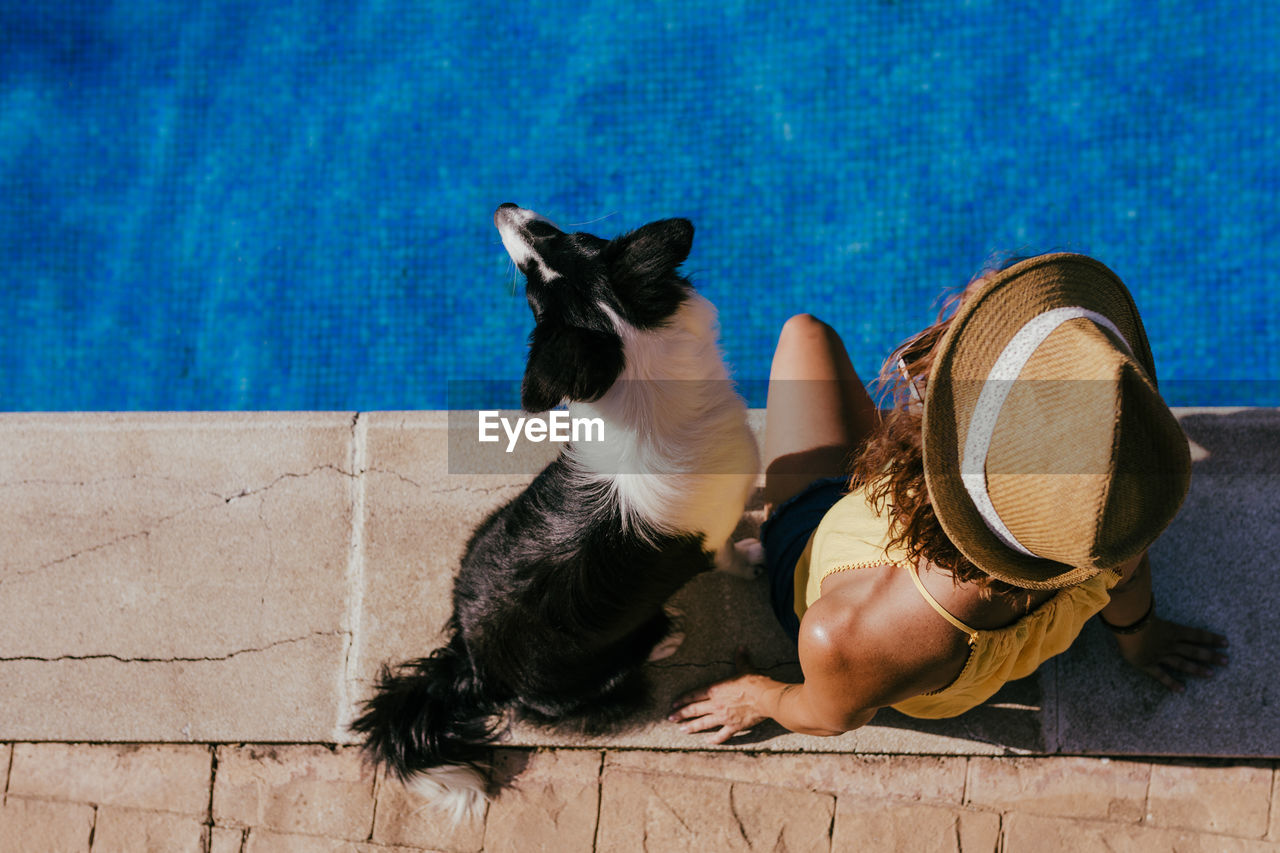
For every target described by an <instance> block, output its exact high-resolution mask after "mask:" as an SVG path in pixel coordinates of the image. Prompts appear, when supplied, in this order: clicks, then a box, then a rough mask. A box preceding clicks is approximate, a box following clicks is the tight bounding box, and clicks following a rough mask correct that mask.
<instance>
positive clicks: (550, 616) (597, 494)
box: [353, 204, 759, 819]
mask: <svg viewBox="0 0 1280 853" xmlns="http://www.w3.org/2000/svg"><path fill="white" fill-rule="evenodd" d="M494 224H495V225H496V226H497V227H498V231H499V232H500V234H501V235H502V243H503V245H504V246H505V247H506V249H507V252H508V253H509V254H510V255H511V258H512V260H513V261H515V263H516V265H517V266H518V267H519V269H520V270H521V272H523V273H524V275H525V277H526V279H527V285H526V295H527V297H528V301H529V306H530V307H531V308H532V309H533V314H534V319H535V321H536V324H537V325H536V326H535V327H534V329H533V333H532V335H531V336H530V340H529V354H528V362H527V365H526V368H525V374H524V382H523V386H522V389H521V404H522V406H523V408H524V409H526V410H527V411H529V412H545V411H547V410H549V409H552V408H554V407H556V406H558V405H560V404H561V403H563V402H565V401H568V403H569V413H570V415H571V416H573V417H575V418H577V417H588V418H600V419H601V420H602V421H603V424H604V435H603V437H602V440H599V441H590V442H585V441H584V442H577V443H574V444H570V445H567V446H566V447H565V449H564V450H563V452H562V453H561V454H560V455H559V457H558V458H556V459H555V460H554V461H553V462H552V463H551V464H550V465H548V466H547V467H546V468H545V469H544V470H543V471H542V472H541V473H540V474H539V475H538V476H537V477H536V478H535V479H534V480H533V482H532V483H531V484H530V485H529V486H528V488H527V489H526V490H525V491H524V492H522V493H521V494H520V495H519V496H517V497H516V498H515V499H513V500H512V501H511V502H510V503H508V504H506V505H505V506H503V507H500V508H499V509H498V510H496V511H495V512H493V513H492V514H491V515H490V516H489V517H488V518H486V519H485V520H484V521H483V522H482V523H481V524H480V526H479V527H478V528H477V529H476V531H475V533H474V534H472V536H471V539H470V541H469V542H468V543H467V547H466V552H465V554H464V556H463V558H462V566H461V569H460V571H459V573H458V575H457V578H456V579H455V581H454V589H453V615H452V617H451V618H450V621H449V623H448V625H447V627H446V633H447V635H448V637H449V642H448V644H447V645H445V646H444V647H442V648H440V649H437V650H436V651H434V652H433V653H432V654H431V655H430V656H428V657H426V658H422V659H419V660H416V661H411V662H407V663H405V664H402V665H401V666H399V667H398V668H396V669H394V670H393V669H391V668H389V667H385V666H384V667H383V670H382V673H381V675H380V677H379V683H378V685H377V688H376V691H375V693H374V695H373V697H372V698H371V699H369V700H368V701H367V702H366V703H365V705H364V708H363V713H362V715H361V716H360V717H359V718H358V719H357V720H356V721H355V723H353V728H354V730H355V731H357V732H359V733H360V734H361V735H362V736H363V738H364V746H365V750H366V751H367V753H368V754H369V755H370V756H371V757H372V759H373V760H374V761H376V762H380V763H383V764H385V765H386V767H387V769H388V771H389V772H390V773H391V774H392V775H394V776H396V777H398V778H399V779H400V780H402V781H403V782H404V783H406V785H408V786H409V787H410V788H411V789H412V790H415V791H417V792H418V793H420V794H422V795H424V796H426V797H427V798H429V799H431V800H433V801H435V802H436V803H437V804H438V805H440V806H442V807H444V808H446V809H449V810H451V811H452V812H453V813H454V816H455V819H457V818H460V817H462V816H463V815H464V814H466V813H467V812H468V811H471V810H473V809H478V808H479V807H481V806H482V805H483V802H484V799H485V797H486V783H485V778H484V775H483V774H482V772H481V769H480V768H481V766H482V759H483V757H484V754H485V746H486V745H487V744H491V743H494V742H495V741H496V740H497V738H498V737H499V736H500V734H501V732H502V729H503V726H504V725H505V722H506V720H505V717H506V715H507V714H508V713H509V714H510V715H511V716H512V717H515V718H518V719H522V720H526V721H529V722H532V723H535V724H540V725H561V724H571V725H574V726H576V727H579V728H581V729H583V730H587V731H599V730H603V729H605V728H607V727H608V725H609V724H610V723H612V722H615V721H617V720H619V719H621V718H622V717H624V716H626V715H627V714H628V713H630V712H633V711H635V710H636V709H637V707H638V706H640V705H642V704H643V702H644V700H645V698H646V688H645V683H644V679H643V676H642V673H641V667H642V665H643V664H644V663H645V661H646V660H648V659H657V658H658V657H663V656H665V655H667V654H670V653H671V652H673V651H674V650H675V646H676V645H678V644H679V640H680V639H681V637H680V635H679V634H678V633H675V632H674V631H673V626H672V623H671V621H670V619H669V617H668V614H667V613H666V612H665V611H664V609H663V604H664V602H666V601H667V599H668V598H670V597H671V595H672V594H673V593H675V592H676V591H677V590H678V589H680V587H681V586H683V585H684V584H685V582H686V581H688V580H689V579H690V578H692V577H693V576H694V575H696V574H697V573H699V572H702V571H704V570H707V569H710V568H712V567H713V565H717V566H719V567H720V568H728V569H731V568H740V567H741V564H742V560H741V558H740V557H738V556H737V553H736V552H735V549H734V547H733V546H732V545H731V544H730V543H729V537H730V536H731V534H732V533H733V530H734V527H735V526H736V525H737V522H738V520H739V518H740V517H741V515H742V512H743V508H744V506H745V504H746V501H747V498H748V497H749V494H750V492H751V490H752V487H753V485H754V482H755V478H756V472H757V469H758V467H759V456H758V452H757V449H756V444H755V439H754V438H753V436H752V434H751V432H750V430H749V429H748V426H747V419H746V406H745V404H744V403H743V401H742V399H741V398H740V397H739V396H738V395H737V393H736V392H735V391H734V389H733V386H732V384H731V382H730V381H729V374H728V370H727V368H726V367H725V364H724V361H723V359H722V357H721V354H720V350H719V347H718V344H717V331H718V325H717V321H716V310H715V308H714V306H712V304H711V303H710V302H709V301H707V299H705V298H704V297H702V296H700V295H699V294H698V293H696V292H695V291H694V289H693V287H692V285H691V284H690V283H689V281H688V280H687V279H686V278H684V277H683V276H681V275H680V274H679V273H677V272H676V268H677V267H678V266H680V264H681V263H683V262H684V260H685V258H687V257H688V255H689V251H690V248H691V247H692V243H693V225H692V224H691V223H689V222H688V221H687V220H684V219H666V220H662V221H659V222H653V223H650V224H649V225H645V226H643V227H642V228H639V229H637V230H635V231H633V232H631V233H629V234H625V235H623V236H621V237H618V238H617V239H614V240H604V239H601V238H599V237H594V236H592V235H590V234H584V233H574V234H569V233H565V232H562V231H561V230H560V229H558V228H557V227H556V226H555V225H553V224H552V223H551V222H550V221H548V220H547V219H545V218H543V217H541V216H539V215H538V214H536V213H534V212H532V211H529V210H523V209H521V208H519V207H517V206H515V205H514V204H504V205H502V206H501V207H499V208H498V210H497V212H496V213H495V214H494Z"/></svg>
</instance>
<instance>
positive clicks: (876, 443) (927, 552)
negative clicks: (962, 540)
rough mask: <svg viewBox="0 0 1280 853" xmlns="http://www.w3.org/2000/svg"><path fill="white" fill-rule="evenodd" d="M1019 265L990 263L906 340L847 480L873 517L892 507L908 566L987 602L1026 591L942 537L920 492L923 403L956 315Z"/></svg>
mask: <svg viewBox="0 0 1280 853" xmlns="http://www.w3.org/2000/svg"><path fill="white" fill-rule="evenodd" d="M1023 259H1024V257H1023V256H1002V257H1000V258H998V259H993V261H991V262H989V263H988V264H987V265H986V266H984V267H983V269H982V271H981V272H979V273H978V275H976V276H974V278H973V279H972V280H970V282H969V283H968V284H967V285H966V286H965V287H964V289H963V290H960V291H958V292H954V293H951V294H950V295H949V296H946V298H945V299H944V300H943V302H942V305H941V307H940V309H939V311H938V319H937V321H936V322H935V323H934V324H933V325H932V326H929V327H928V328H927V329H924V330H923V331H921V332H918V333H917V334H915V335H913V336H911V337H910V338H908V339H907V340H906V341H904V342H903V343H902V344H901V345H899V346H898V348H897V349H895V350H894V351H893V353H892V354H891V355H890V356H889V358H888V359H886V360H885V363H884V366H883V367H882V368H881V369H880V375H879V377H878V379H877V381H876V388H877V391H878V394H879V396H880V408H881V410H882V413H883V417H882V418H881V421H880V424H879V426H878V427H877V428H876V429H875V430H874V431H873V432H872V433H871V434H870V435H869V436H868V437H867V440H866V443H865V444H864V445H863V446H862V448H861V449H860V451H859V452H858V453H857V455H856V456H855V458H854V460H853V462H852V468H851V470H850V472H849V474H850V483H849V485H850V488H851V489H864V490H865V491H866V494H867V497H868V499H869V500H870V502H871V503H872V505H873V506H875V508H876V510H877V511H878V512H883V511H884V509H885V506H886V505H887V506H888V507H889V541H890V545H889V547H890V548H894V549H901V550H904V551H905V552H906V554H907V557H908V558H909V559H910V560H912V561H913V562H915V561H918V560H919V558H921V557H924V558H925V559H926V560H927V561H929V562H930V563H932V564H933V565H935V566H937V567H938V568H940V569H943V570H944V571H946V572H949V573H950V574H951V576H952V578H953V579H954V580H955V582H956V583H957V584H960V583H964V582H969V583H974V584H977V585H978V586H980V587H982V588H983V590H984V591H985V592H986V593H988V594H1000V595H1017V594H1025V593H1026V590H1018V589H1017V588H1016V587H1012V586H1009V585H1008V584H1005V583H1002V582H1000V581H997V580H996V579H995V578H993V577H991V576H990V575H988V574H987V573H986V572H984V571H983V570H982V569H980V568H978V567H977V566H976V565H974V564H973V563H972V562H970V561H969V559H968V558H966V557H965V556H964V554H962V553H961V552H960V549H959V548H957V547H956V546H955V545H954V544H953V543H952V542H951V540H950V539H949V538H948V537H947V534H946V532H945V531H943V529H942V524H941V523H940V522H939V521H938V517H937V515H935V514H934V512H933V504H932V503H931V502H930V500H929V490H928V489H927V488H926V487H925V480H924V452H923V443H922V440H921V439H922V423H923V414H924V407H923V405H922V401H923V399H924V396H925V395H926V394H927V393H928V381H929V372H930V369H931V368H932V367H933V359H934V353H935V350H936V348H937V344H938V342H939V341H940V340H942V336H943V335H944V334H945V333H946V331H947V329H948V328H949V327H950V325H951V319H952V318H953V317H954V316H955V313H956V311H958V310H959V308H960V306H961V305H962V304H963V303H964V301H965V300H966V299H967V298H968V297H969V296H970V295H971V294H972V293H974V292H975V291H976V290H977V289H978V287H979V286H980V285H981V284H982V283H983V282H984V281H985V280H986V279H987V278H988V277H990V276H991V275H993V274H995V273H996V272H999V271H1000V270H1002V269H1005V268H1007V267H1009V266H1012V265H1013V264H1015V263H1017V262H1018V261H1020V260H1023ZM887 404H889V405H887Z"/></svg>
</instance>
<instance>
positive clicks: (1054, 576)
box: [923, 253, 1191, 589]
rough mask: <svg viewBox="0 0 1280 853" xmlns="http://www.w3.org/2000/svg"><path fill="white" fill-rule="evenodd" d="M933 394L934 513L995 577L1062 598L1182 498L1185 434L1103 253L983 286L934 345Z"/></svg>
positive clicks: (929, 469)
mask: <svg viewBox="0 0 1280 853" xmlns="http://www.w3.org/2000/svg"><path fill="white" fill-rule="evenodd" d="M1015 380H1016V381H1015ZM927 392H928V393H927V394H926V395H925V401H924V436H923V442H924V472H925V483H926V484H927V486H928V489H929V497H930V500H931V501H932V503H933V508H934V512H935V513H936V514H937V516H938V521H939V522H940V523H941V524H942V528H943V530H945V531H946V533H947V536H948V537H950V539H951V541H952V542H954V543H955V545H956V547H957V548H959V549H960V551H961V553H963V554H964V555H965V556H966V557H968V558H969V560H970V561H972V562H973V563H974V564H975V565H976V566H978V567H979V568H981V569H982V570H983V571H985V572H986V573H987V574H989V575H992V576H993V577H995V578H998V579H999V580H1003V581H1006V582H1008V583H1011V584H1014V585H1016V586H1020V587H1025V588H1031V589H1057V588H1060V587H1064V586H1070V585H1072V584H1076V583H1079V582H1081V581H1083V580H1085V579H1087V578H1089V577H1091V576H1093V575H1095V574H1097V573H1098V572H1100V571H1102V570H1103V569H1108V568H1112V567H1114V566H1117V565H1119V564H1121V563H1123V562H1125V561H1127V560H1129V559H1131V558H1133V557H1135V556H1137V555H1138V554H1140V553H1141V552H1142V551H1143V550H1145V549H1146V547H1147V546H1148V545H1150V544H1151V542H1152V541H1153V540H1154V539H1155V538H1156V537H1157V536H1158V535H1159V534H1160V533H1161V531H1163V530H1164V528H1165V527H1166V526H1167V525H1168V524H1169V522H1170V521H1171V520H1172V519H1173V517H1174V515H1175V514H1176V513H1177V511H1178V507H1179V506H1180V505H1181V504H1182V499H1183V497H1185V495H1186V492H1187V487H1188V485H1189V483H1190V479H1191V455H1190V452H1189V449H1188V445H1187V439H1186V436H1185V435H1184V434H1183V432H1182V429H1181V427H1180V426H1179V425H1178V422H1177V421H1176V420H1175V419H1174V417H1173V413H1172V412H1170V411H1169V407H1168V406H1166V405H1165V402H1164V400H1162V399H1161V397H1160V394H1159V392H1158V391H1157V390H1156V372H1155V364H1154V363H1153V361H1152V358H1151V348H1150V346H1149V345H1148V343H1147V335H1146V332H1145V331H1144V330H1143V328H1142V320H1141V319H1140V318H1139V317H1138V310H1137V308H1136V307H1135V306H1134V304H1133V297H1131V296H1130V295H1129V292H1128V290H1126V289H1125V286H1124V284H1122V283H1121V281H1120V279H1119V278H1117V277H1116V275H1115V273H1113V272H1112V271H1111V270H1109V269H1107V268H1106V267H1105V266H1103V265H1102V264H1101V263H1099V262H1097V261H1095V260H1093V259H1092V258H1087V257H1085V256H1083V255H1073V254H1065V253H1063V254H1053V255H1042V256H1040V257H1037V258H1031V259H1030V260H1026V261H1022V262H1021V263H1018V264H1015V265H1014V266H1011V267H1009V268H1008V269H1006V270H1003V271H1001V272H999V273H996V274H995V275H993V276H992V277H991V278H990V279H988V280H987V281H986V282H984V283H983V284H981V285H980V286H979V289H978V290H977V291H976V292H975V293H974V294H972V295H971V296H970V297H969V298H968V299H967V300H966V301H965V302H964V304H963V305H962V306H961V308H960V310H959V311H958V312H957V313H956V315H955V316H954V318H953V319H952V320H951V325H950V327H949V328H948V329H947V332H946V334H944V335H943V337H942V340H940V341H939V342H938V345H937V350H936V355H935V359H934V363H933V368H932V370H931V373H930V376H929V380H928V388H927Z"/></svg>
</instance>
